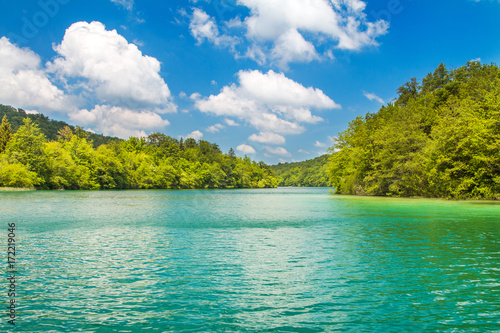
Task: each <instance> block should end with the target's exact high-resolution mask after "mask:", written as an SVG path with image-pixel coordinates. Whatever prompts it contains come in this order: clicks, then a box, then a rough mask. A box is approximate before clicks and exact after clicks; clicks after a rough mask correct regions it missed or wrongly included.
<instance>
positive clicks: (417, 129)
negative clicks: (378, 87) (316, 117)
mask: <svg viewBox="0 0 500 333" xmlns="http://www.w3.org/2000/svg"><path fill="white" fill-rule="evenodd" d="M418 87H420V86H419V84H418V83H417V82H416V81H413V80H412V81H411V83H410V84H408V83H407V84H406V85H405V86H403V87H402V88H400V98H399V99H398V101H396V103H395V104H394V105H392V104H388V105H387V106H383V107H382V108H381V109H380V110H379V111H378V112H377V113H376V114H367V115H366V116H365V117H358V118H357V119H355V120H354V121H352V122H351V123H349V127H348V128H347V130H346V131H344V132H342V133H340V134H339V135H338V139H337V142H336V144H335V145H334V146H333V147H331V148H330V152H331V153H332V156H331V158H330V161H329V166H328V173H329V177H330V180H331V182H332V184H333V186H334V187H335V188H336V191H337V192H338V193H344V194H363V195H365V194H366V195H383V196H425V197H446V198H457V199H458V198H480V199H482V198H488V199H494V198H500V68H499V67H498V66H496V65H481V64H479V63H478V62H468V63H467V64H466V65H465V66H462V67H460V68H458V69H455V70H452V71H448V70H447V69H446V66H444V65H443V64H440V65H439V66H438V68H436V70H435V71H434V72H433V73H431V74H429V75H427V76H426V78H425V79H424V80H423V84H422V86H421V88H418ZM419 89H421V92H419Z"/></svg>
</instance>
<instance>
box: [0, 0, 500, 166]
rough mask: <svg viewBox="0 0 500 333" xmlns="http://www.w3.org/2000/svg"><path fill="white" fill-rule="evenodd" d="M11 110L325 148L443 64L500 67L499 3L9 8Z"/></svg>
mask: <svg viewBox="0 0 500 333" xmlns="http://www.w3.org/2000/svg"><path fill="white" fill-rule="evenodd" d="M0 6H1V10H0V22H2V23H1V25H0V86H1V87H2V88H1V89H0V103H1V104H7V105H12V106H14V107H21V108H23V109H25V110H29V111H32V112H41V113H44V114H46V115H48V116H49V117H51V118H52V119H57V120H64V121H67V122H69V123H71V124H74V125H81V126H83V127H84V128H86V129H91V130H93V131H95V132H97V133H103V134H106V135H113V136H119V137H122V138H125V139H126V138H128V137H129V136H141V135H148V134H149V133H151V132H162V133H165V134H167V135H170V136H172V137H176V138H180V137H181V136H182V137H184V138H186V137H188V136H189V137H194V138H196V139H200V138H201V139H204V140H208V141H210V142H215V143H217V144H219V146H220V147H221V149H222V150H223V151H225V152H227V151H228V150H229V148H231V147H232V148H234V149H235V150H236V152H237V154H239V155H240V156H244V155H248V156H250V157H251V158H252V159H255V160H262V161H265V162H266V163H269V164H275V163H278V162H280V161H281V162H284V161H288V162H291V161H301V160H305V159H310V158H313V157H316V156H319V155H320V154H323V153H325V152H326V149H327V148H328V147H329V146H331V144H332V142H331V138H332V137H334V136H335V135H336V134H337V133H338V132H339V131H343V130H345V129H346V127H347V125H348V122H349V121H351V120H352V119H354V118H355V117H356V116H358V115H364V114H366V113H367V112H376V111H377V110H378V109H379V108H380V106H381V105H382V104H385V103H388V102H390V101H392V100H393V99H394V98H395V97H396V89H397V88H398V87H399V86H401V85H403V84H404V83H405V82H406V81H409V79H410V78H411V77H416V78H417V79H419V80H421V79H422V78H423V77H424V76H425V75H426V74H427V73H428V72H431V71H433V70H434V68H436V67H437V66H438V65H439V63H441V62H443V63H444V64H446V65H447V66H448V68H450V69H451V68H457V67H460V66H462V65H464V64H465V63H466V62H467V61H469V60H480V61H481V62H484V63H492V62H493V63H499V62H500V24H498V22H499V21H500V2H499V1H497V0H489V1H488V0H478V1H473V0H453V1H452V0H440V1H427V0H420V1H417V0H413V1H412V0H376V1H375V0H370V1H361V0H196V1H195V0H184V1H152V0H135V1H134V0H99V1H97V0H87V1H77V0H40V1H28V0H26V1H17V2H16V1H10V2H3V3H2V4H1V5H0Z"/></svg>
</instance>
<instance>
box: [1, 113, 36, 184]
mask: <svg viewBox="0 0 500 333" xmlns="http://www.w3.org/2000/svg"><path fill="white" fill-rule="evenodd" d="M23 123H24V125H22V126H21V127H19V130H18V131H17V132H16V133H15V134H14V135H13V136H12V140H10V142H9V143H8V145H7V153H8V155H9V157H10V158H11V159H12V160H13V161H16V162H17V163H21V164H23V165H24V166H26V167H27V168H28V170H29V171H33V172H35V173H36V174H38V175H39V176H43V175H44V174H45V171H46V157H45V154H44V150H43V145H44V143H45V142H46V139H45V136H44V135H43V134H42V133H41V132H40V129H39V128H38V126H37V125H36V124H33V122H32V121H31V119H29V118H25V119H24V120H23Z"/></svg>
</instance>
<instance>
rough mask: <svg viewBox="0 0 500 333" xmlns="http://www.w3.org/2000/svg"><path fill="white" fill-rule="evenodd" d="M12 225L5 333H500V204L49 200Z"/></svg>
mask: <svg viewBox="0 0 500 333" xmlns="http://www.w3.org/2000/svg"><path fill="white" fill-rule="evenodd" d="M0 217H1V220H2V221H4V225H5V226H4V228H3V229H4V231H3V233H4V237H5V238H7V234H8V231H7V223H12V222H14V223H16V228H17V230H16V266H17V270H18V273H17V275H18V276H17V286H16V288H17V292H16V304H17V305H18V307H17V312H16V315H17V319H16V327H15V329H13V328H12V327H11V326H9V325H8V324H7V320H8V316H7V313H5V314H4V316H3V318H0V330H1V331H5V330H7V331H16V332H140V331H147V332H181V331H182V332H199V331H205V332H220V331H225V332H251V331H259V332H260V331H264V332H265V331H269V332H270V331H273V332H274V331H276V332H328V331H341V332H376V331H380V332H408V331H412V332H424V331H432V332H498V331H500V326H499V325H500V307H499V304H500V205H498V204H497V203H496V202H474V201H445V200H428V199H390V198H371V197H349V196H338V195H333V194H331V193H330V190H329V189H328V188H312V189H311V188H309V189H308V188H278V189H259V190H186V191H152V190H151V191H75V192H71V191H52V192H50V191H36V192H3V193H0ZM6 272H7V271H6ZM5 274H7V273H5ZM5 287H7V282H5ZM3 301H4V302H5V303H4V304H7V303H6V302H7V301H8V298H7V295H6V292H5V295H4V297H3Z"/></svg>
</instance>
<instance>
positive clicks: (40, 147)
mask: <svg viewBox="0 0 500 333" xmlns="http://www.w3.org/2000/svg"><path fill="white" fill-rule="evenodd" d="M1 110H3V111H4V115H3V117H2V123H1V125H0V187H23V188H36V189H65V190H66V189H68V190H69V189H70V190H80V189H82V190H96V189H194V188H200V189H203V188H264V187H276V186H277V184H278V180H277V178H276V177H275V173H274V171H273V170H272V169H271V168H270V167H269V166H267V165H266V164H264V163H263V162H259V163H257V162H255V161H252V160H250V158H248V157H244V158H240V157H237V156H236V155H235V153H234V151H233V149H230V150H229V152H228V153H227V154H224V153H222V151H221V150H220V148H219V147H218V146H217V144H213V143H210V142H207V141H204V140H198V141H196V140H194V139H191V138H189V139H186V140H185V141H184V140H183V139H182V138H181V139H180V140H177V139H174V138H172V137H170V136H167V135H165V134H162V133H152V134H150V135H149V136H148V137H146V138H135V137H131V138H129V139H128V140H120V139H117V138H110V137H103V136H99V135H96V134H92V133H89V132H86V131H84V130H83V129H82V128H80V127H76V128H72V127H70V126H68V125H67V124H65V123H64V122H53V121H52V120H50V121H49V120H48V118H47V117H45V116H42V115H34V117H32V115H27V114H26V113H25V112H20V111H19V110H16V109H14V108H11V107H5V106H3V107H2V108H1ZM5 111H7V112H5ZM14 112H15V113H14ZM13 113H14V116H15V117H13V116H12V114H13ZM21 118H22V119H21ZM33 118H35V120H37V119H38V120H39V122H38V123H36V122H35V120H33ZM19 120H21V121H19ZM11 121H12V123H13V124H14V125H11ZM38 124H41V125H38ZM44 125H47V126H44ZM48 137H50V138H51V139H48ZM93 138H95V139H97V141H99V142H100V144H97V145H96V144H95V142H94V141H93Z"/></svg>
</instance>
